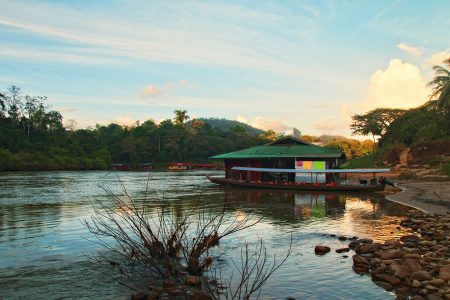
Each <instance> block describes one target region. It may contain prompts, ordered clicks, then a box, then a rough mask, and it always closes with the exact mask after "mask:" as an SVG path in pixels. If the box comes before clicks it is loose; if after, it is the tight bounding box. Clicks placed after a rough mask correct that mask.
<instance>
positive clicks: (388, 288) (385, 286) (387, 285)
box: [373, 281, 392, 291]
mask: <svg viewBox="0 0 450 300" xmlns="http://www.w3.org/2000/svg"><path fill="white" fill-rule="evenodd" d="M373 283H375V284H376V285H378V286H379V287H382V288H383V289H385V290H386V291H392V285H391V284H390V283H388V282H385V281H374V282H373Z"/></svg>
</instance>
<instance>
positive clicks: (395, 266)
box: [389, 262, 400, 273]
mask: <svg viewBox="0 0 450 300" xmlns="http://www.w3.org/2000/svg"><path fill="white" fill-rule="evenodd" d="M398 269H400V264H399V263H398V262H395V263H392V264H390V265H389V270H390V271H391V272H392V273H395V272H397V271H398Z"/></svg>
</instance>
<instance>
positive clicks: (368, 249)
mask: <svg viewBox="0 0 450 300" xmlns="http://www.w3.org/2000/svg"><path fill="white" fill-rule="evenodd" d="M355 251H356V253H358V254H366V253H372V252H375V250H374V249H373V248H372V246H371V245H369V244H360V245H358V246H356V248H355Z"/></svg>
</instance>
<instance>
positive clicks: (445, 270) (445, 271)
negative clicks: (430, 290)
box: [439, 265, 450, 281]
mask: <svg viewBox="0 0 450 300" xmlns="http://www.w3.org/2000/svg"><path fill="white" fill-rule="evenodd" d="M439 278H440V279H442V280H445V281H449V280H450V265H448V266H444V267H441V269H440V270H439Z"/></svg>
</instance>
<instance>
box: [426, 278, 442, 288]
mask: <svg viewBox="0 0 450 300" xmlns="http://www.w3.org/2000/svg"><path fill="white" fill-rule="evenodd" d="M428 283H429V284H431V285H432V286H435V287H441V286H444V285H445V281H444V280H442V279H439V278H433V279H431V280H430V281H429V282H428Z"/></svg>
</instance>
